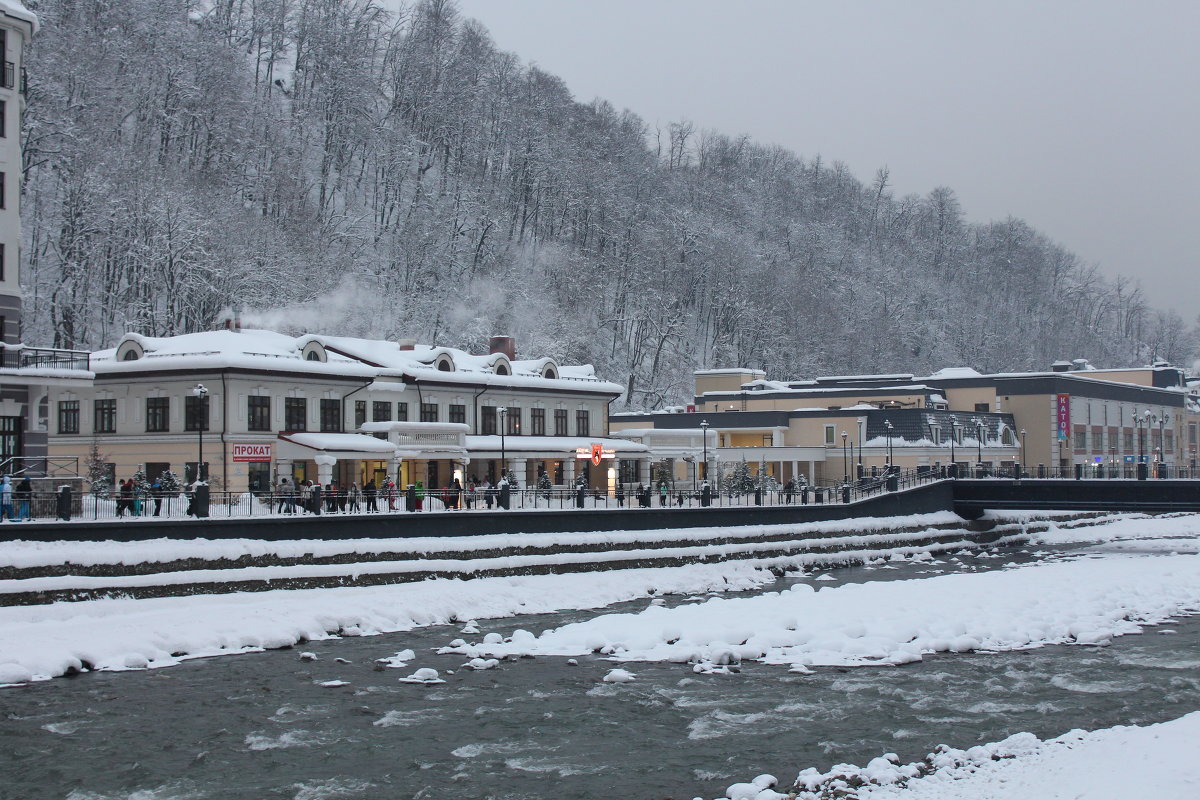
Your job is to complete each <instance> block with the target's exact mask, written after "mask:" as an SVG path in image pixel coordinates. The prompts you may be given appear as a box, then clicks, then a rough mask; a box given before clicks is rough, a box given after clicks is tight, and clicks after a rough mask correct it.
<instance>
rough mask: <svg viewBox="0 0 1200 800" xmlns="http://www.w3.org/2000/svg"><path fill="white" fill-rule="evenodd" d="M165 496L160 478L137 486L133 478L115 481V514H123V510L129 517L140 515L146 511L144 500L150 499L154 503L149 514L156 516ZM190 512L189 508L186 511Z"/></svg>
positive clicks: (160, 510) (159, 512) (159, 511)
mask: <svg viewBox="0 0 1200 800" xmlns="http://www.w3.org/2000/svg"><path fill="white" fill-rule="evenodd" d="M166 496H167V492H166V491H165V490H164V489H163V484H162V478H155V479H154V482H153V483H151V484H150V485H149V486H145V485H143V486H142V487H139V486H138V484H137V482H136V481H134V479H133V478H130V479H129V480H122V481H119V482H118V483H117V516H118V517H123V516H125V512H127V511H128V512H129V516H131V517H140V516H142V515H143V514H145V513H146V510H147V509H146V501H147V500H150V501H153V503H154V511H153V513H152V514H151V516H154V517H157V516H158V515H159V514H161V513H162V504H163V498H164V497H166ZM188 513H189V514H191V513H192V511H191V510H189V511H188Z"/></svg>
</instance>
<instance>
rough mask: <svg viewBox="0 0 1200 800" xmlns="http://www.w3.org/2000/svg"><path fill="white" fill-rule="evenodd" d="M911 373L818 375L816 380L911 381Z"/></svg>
mask: <svg viewBox="0 0 1200 800" xmlns="http://www.w3.org/2000/svg"><path fill="white" fill-rule="evenodd" d="M912 379H913V375H912V373H897V374H895V375H818V376H817V381H911V380H912Z"/></svg>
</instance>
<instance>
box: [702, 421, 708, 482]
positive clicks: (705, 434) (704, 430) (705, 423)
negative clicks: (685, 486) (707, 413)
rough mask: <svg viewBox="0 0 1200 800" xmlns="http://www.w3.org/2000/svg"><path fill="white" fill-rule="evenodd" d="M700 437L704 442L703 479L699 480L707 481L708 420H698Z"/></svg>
mask: <svg viewBox="0 0 1200 800" xmlns="http://www.w3.org/2000/svg"><path fill="white" fill-rule="evenodd" d="M700 437H701V438H702V439H703V440H704V477H703V478H702V479H701V480H705V481H707V480H708V420H706V419H702V420H700Z"/></svg>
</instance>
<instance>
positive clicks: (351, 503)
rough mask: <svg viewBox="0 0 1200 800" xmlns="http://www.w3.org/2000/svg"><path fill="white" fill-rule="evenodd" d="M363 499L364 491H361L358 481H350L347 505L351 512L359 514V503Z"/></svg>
mask: <svg viewBox="0 0 1200 800" xmlns="http://www.w3.org/2000/svg"><path fill="white" fill-rule="evenodd" d="M361 501H362V492H361V491H359V488H358V481H351V482H350V491H349V492H347V493H346V506H347V508H348V509H349V511H350V513H351V514H357V513H358V511H359V504H360V502H361Z"/></svg>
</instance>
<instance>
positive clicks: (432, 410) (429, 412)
mask: <svg viewBox="0 0 1200 800" xmlns="http://www.w3.org/2000/svg"><path fill="white" fill-rule="evenodd" d="M437 421H438V406H437V403H421V422H437Z"/></svg>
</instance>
